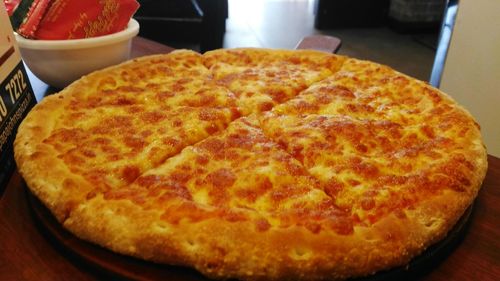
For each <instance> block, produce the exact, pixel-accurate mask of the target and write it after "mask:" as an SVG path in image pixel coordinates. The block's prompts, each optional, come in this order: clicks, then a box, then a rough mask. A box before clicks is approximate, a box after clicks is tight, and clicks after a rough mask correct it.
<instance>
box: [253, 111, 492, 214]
mask: <svg viewBox="0 0 500 281" xmlns="http://www.w3.org/2000/svg"><path fill="white" fill-rule="evenodd" d="M463 114H465V113H463ZM464 119H465V117H464ZM450 120H451V119H450ZM450 120H448V121H450ZM454 120H460V119H454ZM451 123H452V122H443V123H437V124H436V123H424V124H418V125H412V126H409V125H401V124H398V123H395V122H392V121H389V120H383V119H382V120H370V119H356V118H352V117H349V116H343V115H318V114H309V115H284V114H279V113H276V112H274V111H272V112H267V113H266V114H264V116H263V117H262V118H261V124H262V127H263V130H264V132H265V133H266V135H267V136H269V137H270V138H271V139H272V140H273V141H275V142H277V143H278V144H280V145H281V146H282V147H283V148H284V149H286V150H287V151H288V152H289V153H290V154H291V155H293V156H294V158H296V159H298V160H299V161H301V163H303V165H304V167H305V168H306V169H307V170H308V172H309V173H310V174H311V175H313V176H314V177H315V178H316V179H318V180H319V181H320V182H321V184H322V186H323V189H324V190H325V192H326V193H327V194H329V195H330V196H332V198H334V199H335V202H336V204H337V205H338V206H341V207H347V206H352V207H353V213H355V214H356V215H357V216H358V218H359V220H360V222H362V223H364V224H372V223H374V222H375V221H377V220H379V219H381V218H383V217H384V216H387V215H389V214H390V213H393V212H395V213H397V214H398V215H401V216H403V215H404V213H405V211H407V210H408V209H412V208H415V206H417V205H418V204H421V201H425V200H428V199H429V198H432V197H434V196H438V195H442V194H445V193H457V194H460V193H463V196H464V197H469V196H475V193H476V192H477V186H478V185H477V182H474V181H473V180H472V181H471V180H469V179H475V178H476V179H477V177H475V176H474V175H475V174H477V173H480V172H481V171H479V168H478V167H482V162H481V161H484V157H483V155H480V153H479V152H480V151H481V144H478V143H471V142H470V141H469V139H470V138H473V137H475V136H477V134H479V130H478V128H477V127H476V126H475V124H474V122H473V121H470V120H469V122H468V123H457V122H454V123H453V125H452V124H451ZM445 124H446V125H445ZM450 126H451V127H450ZM445 128H446V129H445ZM460 134H462V135H460ZM460 196H462V195H460Z"/></svg>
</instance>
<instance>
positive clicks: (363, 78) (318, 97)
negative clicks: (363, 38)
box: [275, 59, 455, 125]
mask: <svg viewBox="0 0 500 281" xmlns="http://www.w3.org/2000/svg"><path fill="white" fill-rule="evenodd" d="M454 107H455V103H454V102H452V101H451V99H450V98H449V97H448V96H446V95H444V94H443V93H440V92H439V91H438V90H437V89H434V88H433V87H431V86H429V85H427V84H425V83H424V82H421V81H417V80H415V79H412V78H410V77H408V76H406V75H404V74H402V73H399V72H397V71H394V70H392V69H391V68H389V67H388V66H383V65H379V64H376V63H372V62H367V61H360V60H354V59H347V60H346V61H345V62H344V64H343V65H342V67H341V68H340V70H339V71H338V72H336V73H335V74H333V75H332V76H330V77H328V78H326V79H324V80H322V81H319V82H317V83H314V84H313V85H312V86H311V87H309V88H308V89H307V90H305V91H303V92H302V93H300V95H298V96H297V97H295V98H294V99H292V100H290V101H289V102H286V103H284V104H281V105H278V106H277V107H276V109H275V111H276V112H282V113H285V114H310V113H313V114H334V115H336V114H338V115H348V116H351V117H354V118H358V119H374V120H390V121H392V122H396V123H398V124H401V125H414V124H420V123H422V122H423V119H433V122H435V119H436V117H438V116H439V114H436V111H437V110H439V112H438V113H442V112H444V111H451V110H453V108H454Z"/></svg>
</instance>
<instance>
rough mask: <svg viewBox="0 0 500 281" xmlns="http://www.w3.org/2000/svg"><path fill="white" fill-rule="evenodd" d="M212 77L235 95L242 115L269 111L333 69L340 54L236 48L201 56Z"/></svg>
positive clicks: (337, 66) (340, 58)
mask: <svg viewBox="0 0 500 281" xmlns="http://www.w3.org/2000/svg"><path fill="white" fill-rule="evenodd" d="M203 61H204V63H205V65H206V66H207V67H208V68H209V69H210V71H211V72H212V73H213V76H214V79H215V80H217V81H218V82H219V84H221V85H223V86H224V87H227V88H228V89H230V90H231V91H232V92H233V93H234V94H235V95H236V96H237V98H238V104H239V107H240V108H241V109H242V112H243V114H244V115H248V114H250V113H252V112H262V111H267V110H270V109H271V108H272V107H273V106H275V105H276V104H279V103H282V102H285V101H287V100H289V99H291V98H293V97H294V96H296V95H297V94H298V93H299V92H301V91H302V90H304V89H306V88H307V87H309V86H310V85H311V84H312V83H314V82H316V81H319V80H321V79H324V78H325V77H327V76H329V75H331V74H332V73H334V72H336V71H337V70H338V69H339V68H340V66H341V65H342V62H343V61H344V58H343V57H340V56H336V55H333V54H328V53H323V52H317V51H310V50H307V51H306V50H302V51H287V50H279V51H276V50H273V51H271V50H266V49H235V50H216V51H210V52H207V53H205V54H204V55H203Z"/></svg>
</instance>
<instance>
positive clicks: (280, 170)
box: [15, 49, 487, 280]
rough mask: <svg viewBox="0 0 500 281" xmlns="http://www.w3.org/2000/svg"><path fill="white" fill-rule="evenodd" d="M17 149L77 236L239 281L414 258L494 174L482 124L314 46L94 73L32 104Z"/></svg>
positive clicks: (388, 72)
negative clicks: (489, 170)
mask: <svg viewBox="0 0 500 281" xmlns="http://www.w3.org/2000/svg"><path fill="white" fill-rule="evenodd" d="M15 157H16V161H17V164H18V167H19V171H20V173H21V174H22V176H23V177H24V179H25V180H26V182H27V185H28V186H29V188H30V190H31V191H32V192H33V193H34V194H35V195H36V196H37V197H38V198H39V199H40V200H41V201H42V202H43V203H44V204H45V205H46V206H47V207H48V208H49V209H50V210H51V211H52V213H53V214H54V215H55V217H56V218H57V219H58V221H59V222H60V223H61V224H62V225H63V226H64V227H65V228H67V229H68V230H69V231H71V232H72V233H74V234H75V235H76V236H78V237H80V238H82V239H84V240H88V241H91V242H93V243H96V244H99V245H101V246H103V247H105V248H108V249H110V250H112V251H115V252H118V253H122V254H125V255H130V256H134V257H139V258H142V259H146V260H150V261H153V262H158V263H166V264H170V265H182V266H190V267H193V268H195V269H197V270H198V271H200V272H201V273H203V274H204V275H206V276H208V277H211V278H217V279H228V278H237V279H243V280H278V279H286V280H321V279H330V280H337V279H346V278H350V277H358V276H367V275H371V274H374V273H376V272H378V271H381V270H386V269H389V268H392V267H395V266H400V265H405V264H407V263H408V262H409V261H410V260H411V259H412V258H414V257H416V256H417V255H419V254H420V253H421V252H422V251H423V250H425V249H426V248H427V247H429V246H430V245H432V244H434V243H436V242H438V241H439V240H440V239H442V238H444V237H445V236H446V235H447V232H448V231H449V230H450V229H451V228H452V227H453V225H454V224H455V223H456V222H457V220H458V219H459V218H460V216H461V215H462V214H463V212H464V210H465V209H466V208H467V207H468V206H469V205H470V204H471V202H472V201H473V200H474V198H475V196H476V195H477V193H478V190H479V188H480V186H481V182H482V180H483V178H484V176H485V173H486V169H487V160H486V150H485V147H484V145H483V142H482V139H481V134H480V129H479V125H478V124H477V123H476V122H475V121H474V119H473V117H471V115H470V114H469V113H468V112H467V111H466V110H465V109H464V108H462V107H461V106H459V105H458V104H457V103H456V102H455V101H453V100H452V99H451V98H450V97H449V96H447V95H446V94H444V93H442V92H440V91H439V90H437V89H435V88H433V87H431V86H429V85H428V84H426V83H424V82H421V81H418V80H416V79H413V78H411V77H408V76H406V75H404V74H401V73H399V72H397V71H395V70H393V69H391V68H389V67H387V66H383V65H379V64H376V63H373V62H369V61H362V60H357V59H353V58H347V57H343V56H337V55H333V54H327V53H322V52H316V51H311V50H298V51H288V50H270V49H227V50H215V51H211V52H207V53H205V54H203V55H202V54H199V53H196V52H193V51H187V50H179V51H175V52H172V53H170V54H165V55H155V56H149V57H143V58H139V59H134V60H132V61H129V62H126V63H124V64H120V65H117V66H114V67H111V68H107V69H104V70H101V71H97V72H94V73H92V74H90V75H88V76H85V77H83V78H82V79H80V80H79V81H77V82H75V83H73V84H72V85H70V86H69V87H68V88H66V89H64V90H63V91H61V92H60V93H58V94H55V95H52V96H48V97H46V98H44V99H43V100H42V102H41V103H39V104H38V105H37V106H36V107H35V108H34V109H33V110H32V111H31V112H30V114H29V115H28V116H27V118H26V119H25V120H24V122H23V123H22V125H21V126H20V128H19V132H18V135H17V138H16V141H15Z"/></svg>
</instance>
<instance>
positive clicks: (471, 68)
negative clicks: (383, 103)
mask: <svg viewBox="0 0 500 281" xmlns="http://www.w3.org/2000/svg"><path fill="white" fill-rule="evenodd" d="M499 12H500V1H499V0H460V1H459V6H458V14H457V18H456V22H455V27H454V29H453V34H452V38H451V43H450V47H449V50H448V57H447V59H446V62H445V67H444V70H443V76H442V80H441V87H440V88H441V89H442V90H443V91H444V92H446V93H448V94H450V95H451V96H453V97H454V98H455V99H456V100H457V101H458V102H459V103H461V104H462V105H464V106H465V107H466V108H467V109H468V110H469V111H470V112H471V113H472V115H474V117H476V120H477V121H478V123H479V124H480V125H481V130H482V134H483V137H484V140H485V143H486V147H487V149H488V153H489V154H492V155H494V156H496V157H500V16H499Z"/></svg>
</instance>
